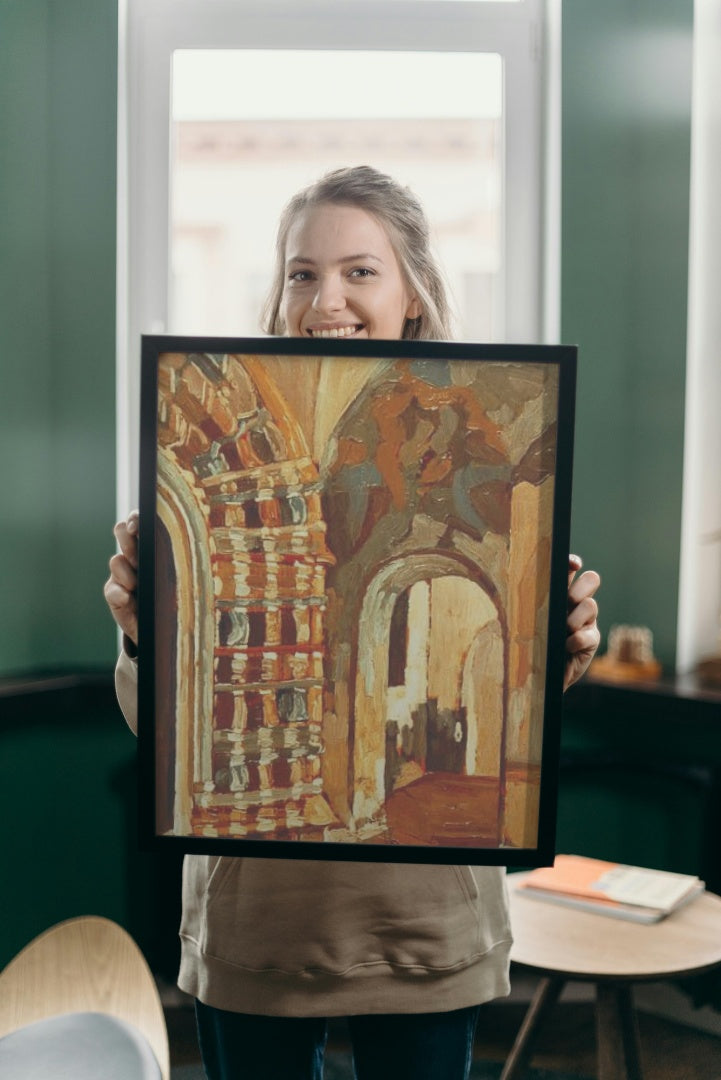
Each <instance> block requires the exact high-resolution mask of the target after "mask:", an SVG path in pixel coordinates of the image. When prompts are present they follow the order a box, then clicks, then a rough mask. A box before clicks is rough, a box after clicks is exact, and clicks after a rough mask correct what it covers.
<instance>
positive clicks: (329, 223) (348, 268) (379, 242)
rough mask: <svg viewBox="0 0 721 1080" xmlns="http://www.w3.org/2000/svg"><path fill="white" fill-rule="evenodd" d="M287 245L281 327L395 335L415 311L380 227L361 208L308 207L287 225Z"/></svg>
mask: <svg viewBox="0 0 721 1080" xmlns="http://www.w3.org/2000/svg"><path fill="white" fill-rule="evenodd" d="M328 240H330V243H328ZM287 246H288V250H287V256H286V267H287V272H286V281H285V288H284V290H283V301H282V305H281V310H282V318H283V322H284V323H285V327H286V332H287V333H289V334H291V335H293V336H301V337H304V336H306V335H309V336H310V337H374V338H399V337H401V336H402V333H403V328H404V326H405V323H406V320H407V319H415V318H417V317H418V315H419V314H420V305H419V303H418V300H417V298H416V297H415V296H414V295H413V294H412V293H411V291H410V288H409V286H408V284H407V283H406V282H405V281H404V279H403V275H402V274H401V269H400V266H399V265H398V260H397V259H396V256H395V252H394V251H393V248H392V246H391V242H390V240H389V239H388V236H387V234H386V232H385V229H384V228H383V226H382V225H381V224H380V222H378V221H377V220H376V219H375V218H374V217H372V216H371V215H370V214H368V213H367V212H366V211H365V210H361V209H360V208H359V207H357V206H333V205H328V204H326V205H323V206H317V207H313V208H312V209H309V210H307V211H306V213H305V214H304V215H303V217H302V218H301V219H300V220H299V221H298V222H297V223H296V224H295V225H294V226H293V227H292V228H291V230H290V232H289V234H288V242H287ZM296 252H297V254H295V253H296ZM354 253H355V254H354ZM379 297H380V301H381V302H380V303H379Z"/></svg>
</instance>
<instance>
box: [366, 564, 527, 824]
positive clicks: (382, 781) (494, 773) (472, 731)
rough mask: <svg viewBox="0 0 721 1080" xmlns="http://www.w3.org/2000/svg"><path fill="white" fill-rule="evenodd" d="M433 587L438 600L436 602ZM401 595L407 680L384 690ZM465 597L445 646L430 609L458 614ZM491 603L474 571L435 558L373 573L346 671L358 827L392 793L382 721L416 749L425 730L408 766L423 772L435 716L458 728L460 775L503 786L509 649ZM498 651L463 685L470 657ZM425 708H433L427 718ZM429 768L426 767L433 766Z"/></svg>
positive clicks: (493, 598)
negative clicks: (407, 604) (351, 689)
mask: <svg viewBox="0 0 721 1080" xmlns="http://www.w3.org/2000/svg"><path fill="white" fill-rule="evenodd" d="M418 586H423V587H422V588H417V587H418ZM436 590H437V591H438V593H441V595H440V596H436V595H435V594H436ZM406 593H409V594H410V595H411V597H413V596H414V594H415V602H414V601H413V600H412V601H411V611H410V617H409V620H408V631H409V632H410V633H409V639H410V640H409V644H410V649H411V653H415V657H414V656H413V655H411V656H407V657H406V670H407V672H408V677H407V680H406V683H405V684H404V685H403V686H398V687H392V688H391V687H389V679H388V667H389V653H390V650H391V649H392V648H393V647H394V644H395V643H394V642H393V641H392V640H389V636H390V627H391V623H392V620H393V614H394V609H395V608H396V605H397V603H398V600H399V598H400V597H402V596H403V595H404V594H406ZM443 594H445V595H443ZM462 599H465V600H466V601H467V600H470V601H471V603H470V604H466V610H465V611H463V612H462V613H460V612H459V613H458V619H457V626H456V629H457V631H458V632H457V634H456V635H455V636H454V638H453V640H448V638H447V636H446V637H445V640H443V638H444V634H443V623H442V622H441V624H440V630H439V629H438V627H437V625H436V624H435V623H434V619H433V612H434V608H435V607H436V606H437V605H438V604H441V605H442V606H444V607H445V606H446V605H447V604H448V602H449V601H450V602H451V604H453V606H454V608H456V610H457V609H458V607H459V604H458V601H459V600H462ZM498 603H499V601H498V597H497V595H496V592H495V589H494V588H493V586H492V585H491V584H490V583H489V582H488V580H487V579H485V578H484V576H483V575H482V574H481V573H479V571H478V568H477V567H475V566H473V564H471V563H469V562H468V560H466V559H462V558H458V557H453V556H449V555H447V554H446V553H444V552H442V551H433V552H427V551H418V552H408V553H406V554H405V555H404V556H403V558H402V559H392V560H390V561H388V562H387V563H385V564H384V565H382V566H381V567H379V569H378V572H377V573H376V574H375V576H374V578H373V580H372V581H371V582H370V583H369V585H368V587H367V589H366V590H365V591H364V596H363V605H362V609H361V615H360V620H359V632H358V649H357V661H358V666H357V670H356V671H355V672H354V673H352V676H353V678H354V682H355V709H354V721H355V722H354V727H353V732H352V745H353V763H352V766H353V777H354V783H353V807H352V812H353V818H354V819H355V820H356V821H357V822H359V821H363V820H370V819H372V818H374V817H377V816H378V814H379V813H381V811H382V808H383V803H384V801H385V798H386V797H387V796H388V795H389V794H390V791H389V787H390V786H391V785H390V784H389V783H388V774H387V766H388V747H387V736H388V726H389V722H390V723H391V724H392V725H393V726H394V727H396V728H398V729H399V734H400V732H401V731H402V730H403V729H407V733H406V738H407V740H408V741H410V740H411V739H412V738H413V736H414V735H415V737H416V742H417V741H418V731H417V729H418V727H419V726H420V727H421V728H422V731H421V734H420V738H421V740H422V745H423V749H422V751H421V752H420V754H416V755H415V757H416V760H415V761H414V764H415V765H416V768H417V769H418V770H420V771H421V772H422V771H425V765H426V760H425V759H426V757H427V756H429V754H430V747H429V746H428V743H427V732H428V722H429V721H432V720H433V719H435V718H436V717H437V716H438V713H439V711H440V715H441V716H443V714H444V713H445V715H446V717H447V719H448V720H450V721H453V720H454V719H455V722H456V724H457V725H458V724H460V723H461V722H462V723H463V747H462V749H463V754H462V770H463V772H464V773H466V774H468V775H474V774H479V773H480V770H483V774H484V775H487V776H491V777H493V778H494V779H495V780H496V781H498V782H499V783H502V778H503V766H504V757H503V746H504V734H505V723H506V715H505V711H506V710H505V681H506V660H505V654H506V644H505V626H504V621H505V617H504V613H503V611H502V610H499V607H498ZM458 623H462V625H461V626H459V625H458ZM414 637H415V640H414ZM497 644H498V645H500V655H499V656H497V657H496V656H494V660H497V661H498V663H497V664H493V665H491V664H488V665H487V666H486V668H485V670H483V671H482V672H481V673H480V679H479V680H478V682H477V683H475V682H474V684H473V686H470V685H469V678H468V670H469V667H470V669H471V670H472V669H473V658H474V656H477V655H478V653H479V652H481V653H482V652H483V650H484V648H495V646H496V645H497ZM476 674H477V673H476ZM394 691H395V692H394ZM399 691H400V692H399ZM481 702H483V704H484V705H485V709H484V710H483V720H482V727H483V730H482V731H479V727H481V721H480V716H479V710H478V709H477V708H476V707H475V706H476V704H477V703H478V704H480V703H481ZM429 707H430V708H432V709H433V710H434V713H432V714H431V716H430V717H429V716H428V710H429ZM459 741H460V740H459ZM408 756H409V757H411V755H408ZM411 760H412V757H411ZM459 765H461V762H459ZM428 767H429V768H432V767H433V766H432V764H431V763H430V762H429V765H428ZM450 767H451V766H449V765H446V768H450Z"/></svg>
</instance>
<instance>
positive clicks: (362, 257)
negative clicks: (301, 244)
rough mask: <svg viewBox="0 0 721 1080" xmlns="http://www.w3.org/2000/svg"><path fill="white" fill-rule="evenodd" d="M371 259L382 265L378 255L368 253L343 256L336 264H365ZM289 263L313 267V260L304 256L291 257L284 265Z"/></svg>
mask: <svg viewBox="0 0 721 1080" xmlns="http://www.w3.org/2000/svg"><path fill="white" fill-rule="evenodd" d="M369 259H371V260H372V261H373V262H377V263H380V264H381V265H382V264H383V260H382V259H381V257H380V256H379V255H373V254H372V253H371V252H370V251H361V252H360V253H359V254H358V255H344V256H343V258H341V259H339V260H338V262H341V263H350V262H365V261H367V260H369ZM291 263H296V264H298V263H299V264H301V265H302V266H315V265H316V262H315V259H309V258H307V257H306V256H304V255H291V256H289V257H288V259H287V260H286V265H288V266H290V264H291Z"/></svg>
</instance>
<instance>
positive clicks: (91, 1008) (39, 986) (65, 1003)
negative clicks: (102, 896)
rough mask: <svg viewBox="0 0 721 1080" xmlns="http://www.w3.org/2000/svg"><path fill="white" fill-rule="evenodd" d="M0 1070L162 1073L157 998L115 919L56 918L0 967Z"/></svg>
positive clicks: (46, 1077)
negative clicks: (4, 966) (5, 964)
mask: <svg viewBox="0 0 721 1080" xmlns="http://www.w3.org/2000/svg"><path fill="white" fill-rule="evenodd" d="M0 1076H2V1077H8V1078H11V1077H12V1080H66V1078H67V1080H96V1078H97V1080H169V1077H170V1057H169V1052H168V1034H167V1029H166V1025H165V1016H164V1014H163V1007H162V1005H161V1002H160V997H159V995H158V991H157V988H156V985H155V981H154V979H153V976H152V974H151V972H150V969H149V967H148V965H147V963H146V962H145V958H144V957H143V955H142V953H141V952H140V950H139V948H138V947H137V945H136V944H135V942H134V941H133V939H132V938H131V937H130V936H129V935H128V934H127V933H126V932H125V930H123V929H122V927H120V926H118V925H117V924H116V923H114V922H111V921H110V920H109V919H103V918H99V917H97V916H93V915H88V916H82V917H80V918H77V919H69V920H68V921H67V922H62V923H58V925H57V926H53V927H51V928H50V929H49V930H46V931H45V932H44V933H43V934H40V936H39V937H37V938H35V940H34V941H31V942H30V944H29V945H27V946H26V947H25V948H24V949H23V950H22V952H20V953H18V955H17V956H16V957H15V958H14V959H13V960H11V961H10V963H9V964H8V966H7V967H6V968H5V970H4V971H3V972H2V973H0Z"/></svg>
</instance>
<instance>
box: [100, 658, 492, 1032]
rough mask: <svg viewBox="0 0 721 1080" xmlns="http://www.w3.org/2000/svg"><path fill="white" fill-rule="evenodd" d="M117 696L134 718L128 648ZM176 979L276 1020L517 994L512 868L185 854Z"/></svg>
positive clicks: (213, 1000)
mask: <svg viewBox="0 0 721 1080" xmlns="http://www.w3.org/2000/svg"><path fill="white" fill-rule="evenodd" d="M116 687H117V692H118V700H119V702H120V706H121V708H122V710H123V713H124V714H125V717H126V719H127V721H128V723H129V724H130V726H131V727H132V728H133V729H135V726H136V717H137V665H136V664H135V663H134V662H133V661H132V660H131V659H130V658H129V657H128V656H127V655H125V654H124V653H123V654H121V656H120V659H119V661H118V667H117V672H116ZM180 937H181V943H182V957H181V965H180V975H179V979H178V984H179V986H180V987H181V989H183V990H185V991H187V992H188V993H190V994H192V995H193V996H194V997H197V998H200V1000H201V1001H204V1002H205V1003H206V1004H208V1005H214V1006H216V1007H217V1008H221V1009H229V1010H231V1011H235V1012H245V1013H256V1014H263V1015H270V1016H350V1015H357V1014H363V1013H420V1012H442V1011H447V1010H450V1009H460V1008H464V1007H466V1006H469V1005H475V1004H480V1003H481V1002H484V1001H489V1000H491V999H492V998H495V997H501V996H503V995H505V994H507V993H508V991H509V982H508V966H509V959H508V957H509V951H510V947H511V933H510V926H509V919H508V904H507V897H506V883H505V870H504V869H503V868H502V867H469V866H428V865H414V864H411V865H407V864H403V865H397V864H394V863H360V862H359V863H354V862H348V863H345V862H332V861H328V862H325V861H316V860H309V859H297V860H296V859H293V860H288V859H264V858H241V857H228V856H222V857H221V856H205V855H187V856H186V857H185V863H184V867H183V917H182V923H181V927H180Z"/></svg>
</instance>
